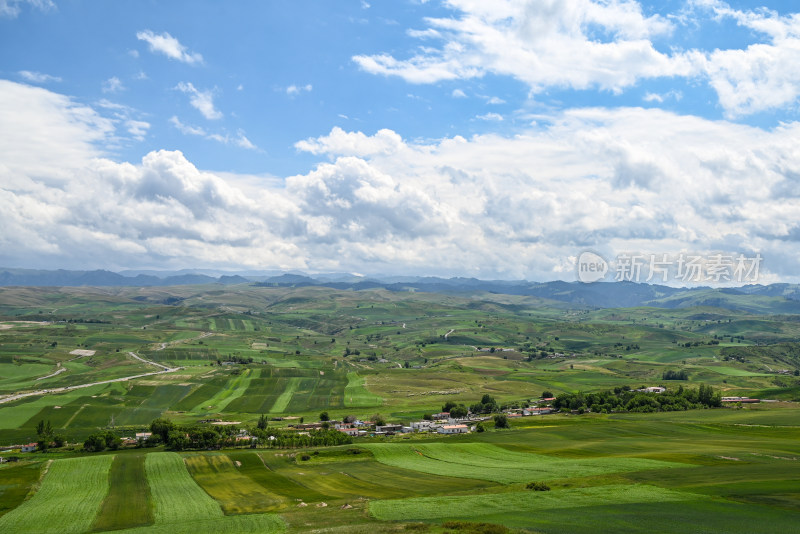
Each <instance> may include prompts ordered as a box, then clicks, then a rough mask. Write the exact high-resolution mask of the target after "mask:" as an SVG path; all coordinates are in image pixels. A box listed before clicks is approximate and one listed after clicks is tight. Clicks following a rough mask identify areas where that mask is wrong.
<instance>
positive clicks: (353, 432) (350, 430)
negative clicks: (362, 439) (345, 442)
mask: <svg viewBox="0 0 800 534" xmlns="http://www.w3.org/2000/svg"><path fill="white" fill-rule="evenodd" d="M336 426H337V427H338V428H337V429H336V430H338V431H339V432H344V433H345V434H347V435H348V436H354V437H355V436H358V432H359V430H358V428H356V427H354V426H349V425H336Z"/></svg>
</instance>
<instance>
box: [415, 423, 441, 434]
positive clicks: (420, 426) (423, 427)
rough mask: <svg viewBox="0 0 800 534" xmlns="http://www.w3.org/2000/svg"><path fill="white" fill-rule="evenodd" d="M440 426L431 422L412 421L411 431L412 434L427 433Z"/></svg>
mask: <svg viewBox="0 0 800 534" xmlns="http://www.w3.org/2000/svg"><path fill="white" fill-rule="evenodd" d="M439 426H441V425H439V424H437V423H434V422H433V421H427V420H422V421H414V422H412V423H411V431H412V432H427V431H428V430H434V429H435V428H437V427H439Z"/></svg>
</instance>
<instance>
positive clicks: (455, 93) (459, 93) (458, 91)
mask: <svg viewBox="0 0 800 534" xmlns="http://www.w3.org/2000/svg"><path fill="white" fill-rule="evenodd" d="M450 96H452V97H453V98H467V93H465V92H464V91H462V90H461V89H453V92H452V93H451V94H450Z"/></svg>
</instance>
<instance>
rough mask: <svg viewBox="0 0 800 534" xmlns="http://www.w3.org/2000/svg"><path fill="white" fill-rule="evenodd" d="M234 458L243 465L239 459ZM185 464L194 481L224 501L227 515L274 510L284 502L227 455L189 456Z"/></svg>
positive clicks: (223, 504) (222, 502) (220, 500)
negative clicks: (240, 469)
mask: <svg viewBox="0 0 800 534" xmlns="http://www.w3.org/2000/svg"><path fill="white" fill-rule="evenodd" d="M235 461H237V462H239V465H241V461H240V460H235ZM186 466H187V468H188V469H189V473H190V474H191V475H192V478H194V480H195V482H197V483H198V484H199V485H200V487H202V488H203V489H204V490H205V492H206V493H208V494H209V495H211V496H212V497H213V498H214V499H216V500H217V502H219V503H220V504H221V505H222V510H223V512H224V513H225V514H226V515H232V514H244V513H258V512H271V511H274V510H276V509H277V508H278V507H279V505H280V504H281V502H282V499H281V498H280V497H278V496H277V495H275V494H274V493H270V492H269V491H268V490H267V488H265V487H264V486H261V485H260V484H258V483H256V482H254V481H253V480H251V479H250V478H249V477H248V476H247V475H246V474H242V473H240V472H239V469H238V468H237V465H236V464H234V460H231V458H229V457H228V456H227V455H224V454H219V455H207V454H203V455H193V456H188V457H186ZM262 468H263V466H262Z"/></svg>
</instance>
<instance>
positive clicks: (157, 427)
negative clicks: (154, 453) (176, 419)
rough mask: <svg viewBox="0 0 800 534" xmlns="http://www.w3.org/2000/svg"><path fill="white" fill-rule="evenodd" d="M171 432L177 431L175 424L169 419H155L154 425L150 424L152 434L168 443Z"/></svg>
mask: <svg viewBox="0 0 800 534" xmlns="http://www.w3.org/2000/svg"><path fill="white" fill-rule="evenodd" d="M170 430H175V423H173V422H172V421H170V420H169V419H164V418H158V419H154V420H153V422H152V423H150V432H152V433H153V434H158V436H159V437H160V438H161V441H162V442H164V443H167V440H168V439H169V432H170Z"/></svg>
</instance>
